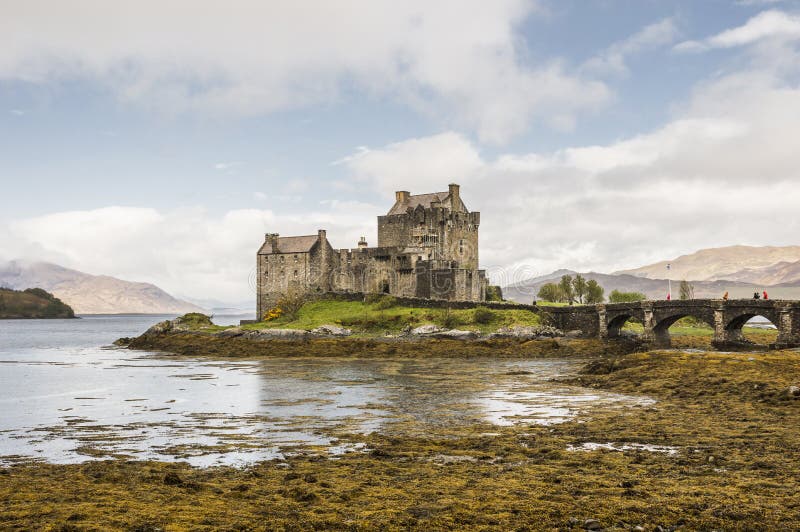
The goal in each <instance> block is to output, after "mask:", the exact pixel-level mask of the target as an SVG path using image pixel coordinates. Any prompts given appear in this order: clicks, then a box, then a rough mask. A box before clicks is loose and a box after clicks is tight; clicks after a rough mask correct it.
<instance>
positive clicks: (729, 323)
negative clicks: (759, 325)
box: [724, 308, 780, 344]
mask: <svg viewBox="0 0 800 532" xmlns="http://www.w3.org/2000/svg"><path fill="white" fill-rule="evenodd" d="M758 317H761V318H764V319H766V320H768V321H769V322H770V323H771V324H772V325H774V326H775V329H776V330H775V334H774V336H775V338H770V337H769V336H770V335H767V338H766V343H767V344H772V343H774V342H775V340H776V339H777V336H778V330H777V329H778V328H779V327H780V321H779V320H780V316H779V315H778V313H777V312H776V311H775V310H774V309H769V308H756V309H752V308H751V309H740V310H737V311H736V312H729V313H728V315H726V316H725V323H724V330H725V339H726V340H727V341H728V342H732V343H745V344H747V343H752V344H759V343H762V342H764V339H760V340H761V341H760V342H759V341H755V340H754V339H751V338H748V337H747V335H746V334H745V332H744V326H745V325H746V324H747V323H748V322H749V321H750V320H752V319H753V318H758Z"/></svg>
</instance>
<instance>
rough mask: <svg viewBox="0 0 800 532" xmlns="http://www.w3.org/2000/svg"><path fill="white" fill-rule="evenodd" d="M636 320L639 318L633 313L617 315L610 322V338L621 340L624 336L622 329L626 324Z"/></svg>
mask: <svg viewBox="0 0 800 532" xmlns="http://www.w3.org/2000/svg"><path fill="white" fill-rule="evenodd" d="M636 318H637V317H636V316H635V315H634V314H633V313H622V314H617V315H615V316H614V317H613V318H611V319H610V320H608V325H607V327H608V337H609V338H619V337H620V335H621V334H622V328H623V327H624V326H625V324H626V323H628V322H629V321H631V320H634V319H636ZM639 321H641V320H639Z"/></svg>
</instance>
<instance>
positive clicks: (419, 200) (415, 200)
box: [388, 192, 450, 216]
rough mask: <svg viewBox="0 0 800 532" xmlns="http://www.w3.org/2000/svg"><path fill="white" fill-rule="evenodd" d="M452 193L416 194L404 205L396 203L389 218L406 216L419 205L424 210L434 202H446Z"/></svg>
mask: <svg viewBox="0 0 800 532" xmlns="http://www.w3.org/2000/svg"><path fill="white" fill-rule="evenodd" d="M449 195H450V192H431V193H430V194H415V195H411V196H409V197H408V201H406V202H404V203H396V204H395V205H394V207H392V208H391V210H390V211H389V214H388V216H391V215H393V214H405V212H406V211H407V210H408V208H409V207H411V208H412V209H416V208H417V206H418V205H422V207H423V208H424V209H427V208H428V207H430V206H431V203H432V202H434V201H444V200H446V199H447V196H449Z"/></svg>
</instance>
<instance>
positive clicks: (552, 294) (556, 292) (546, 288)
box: [536, 283, 561, 303]
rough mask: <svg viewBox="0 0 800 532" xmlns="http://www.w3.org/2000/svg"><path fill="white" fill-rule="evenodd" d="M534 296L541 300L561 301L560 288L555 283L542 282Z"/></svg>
mask: <svg viewBox="0 0 800 532" xmlns="http://www.w3.org/2000/svg"><path fill="white" fill-rule="evenodd" d="M536 297H538V298H539V299H541V300H542V301H549V302H551V303H557V302H559V301H561V288H559V286H558V285H557V284H555V283H547V284H543V285H542V287H541V288H539V293H538V294H536Z"/></svg>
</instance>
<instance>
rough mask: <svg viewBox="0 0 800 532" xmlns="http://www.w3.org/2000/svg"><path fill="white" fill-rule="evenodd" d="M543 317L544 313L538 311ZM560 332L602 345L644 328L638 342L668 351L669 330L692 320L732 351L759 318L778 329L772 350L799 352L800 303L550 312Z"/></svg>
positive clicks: (643, 305) (696, 303)
mask: <svg viewBox="0 0 800 532" xmlns="http://www.w3.org/2000/svg"><path fill="white" fill-rule="evenodd" d="M542 310H543V311H544V308H543V309H542ZM545 312H546V313H547V314H548V316H550V318H551V321H552V322H553V324H554V325H556V326H557V327H558V328H560V329H562V330H565V331H572V330H581V331H582V332H583V333H584V336H593V337H597V338H602V339H606V338H608V339H614V338H618V337H620V332H621V329H622V327H623V326H624V325H625V323H627V322H628V321H629V320H636V321H638V322H640V323H641V324H642V326H643V328H644V330H643V333H642V335H641V340H642V341H644V342H649V343H652V344H654V345H655V346H659V347H667V346H669V345H670V336H669V328H670V327H671V326H672V325H673V324H674V323H675V322H676V321H678V320H679V319H681V318H684V317H687V316H691V317H694V318H696V319H698V320H700V321H702V322H704V323H706V324H708V325H709V326H711V327H712V328H713V329H714V345H716V346H719V347H730V346H731V345H734V344H742V343H743V342H745V339H744V337H743V336H742V327H743V326H744V324H745V323H747V322H748V321H749V320H750V319H752V318H754V317H756V316H763V317H765V318H766V319H768V320H769V321H771V322H772V323H773V324H774V325H775V326H776V327H777V328H778V333H779V334H778V339H777V341H776V344H775V347H779V348H786V347H797V346H800V301H782V300H747V299H742V300H729V301H724V300H722V299H693V300H673V301H640V302H635V303H610V304H600V305H575V306H569V307H548V308H547V310H546V311H545Z"/></svg>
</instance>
